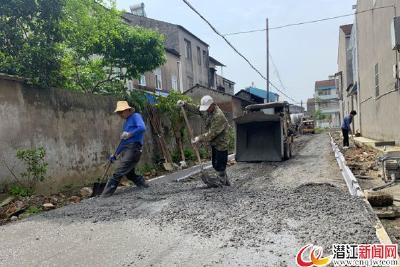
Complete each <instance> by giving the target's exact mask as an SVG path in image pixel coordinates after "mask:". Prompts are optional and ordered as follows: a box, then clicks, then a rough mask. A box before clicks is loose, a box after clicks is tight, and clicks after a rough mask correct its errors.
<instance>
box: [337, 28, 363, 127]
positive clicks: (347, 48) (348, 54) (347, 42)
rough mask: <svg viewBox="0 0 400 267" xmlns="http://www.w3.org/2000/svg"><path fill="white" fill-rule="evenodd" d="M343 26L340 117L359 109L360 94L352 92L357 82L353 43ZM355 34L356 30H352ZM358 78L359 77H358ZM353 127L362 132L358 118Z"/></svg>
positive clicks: (340, 45)
mask: <svg viewBox="0 0 400 267" xmlns="http://www.w3.org/2000/svg"><path fill="white" fill-rule="evenodd" d="M343 27H344V26H342V27H340V29H339V49H338V73H339V75H338V82H337V86H338V90H339V99H340V100H339V105H340V118H341V119H342V120H343V118H344V117H345V116H346V115H348V114H350V112H351V111H352V110H356V111H358V96H357V92H355V93H354V94H352V93H351V90H352V86H351V85H353V86H354V84H355V82H356V81H354V78H353V62H354V61H353V52H354V51H353V47H352V44H351V35H350V34H346V33H345V32H344V30H343ZM352 34H355V31H352ZM356 79H357V77H356ZM352 127H353V128H354V130H355V132H360V131H361V130H360V126H359V123H358V120H357V118H356V119H355V120H354V122H353V124H352Z"/></svg>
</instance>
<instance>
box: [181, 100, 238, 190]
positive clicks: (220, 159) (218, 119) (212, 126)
mask: <svg viewBox="0 0 400 267" xmlns="http://www.w3.org/2000/svg"><path fill="white" fill-rule="evenodd" d="M177 105H178V106H180V107H183V108H185V109H186V110H188V111H190V112H192V113H195V114H198V115H200V116H201V117H202V118H203V119H204V120H205V122H206V129H207V132H206V133H204V134H202V135H200V136H197V137H195V138H193V140H192V144H197V143H200V142H205V143H209V144H210V146H211V149H212V155H211V161H212V166H213V168H214V170H215V171H216V172H217V177H207V178H203V182H204V183H205V184H206V185H207V186H209V187H222V186H223V185H226V186H230V182H229V179H228V175H227V174H226V165H227V163H228V140H229V138H228V130H229V124H228V120H227V119H226V117H225V115H224V113H223V112H222V110H221V109H220V108H219V107H218V106H217V104H215V103H214V100H213V99H212V97H211V96H209V95H206V96H204V97H202V98H201V100H200V106H196V105H193V104H189V103H185V102H184V101H182V100H179V101H178V103H177Z"/></svg>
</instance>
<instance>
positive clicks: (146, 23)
mask: <svg viewBox="0 0 400 267" xmlns="http://www.w3.org/2000/svg"><path fill="white" fill-rule="evenodd" d="M124 18H125V19H126V20H127V23H129V24H131V25H133V26H141V27H144V28H149V29H153V30H156V31H158V32H160V33H162V34H164V36H165V46H166V47H167V48H172V49H175V50H176V51H178V52H179V54H180V55H181V68H182V88H183V90H182V91H186V90H188V89H189V88H191V87H192V86H193V85H195V84H201V85H204V86H207V85H208V67H209V62H208V61H209V60H208V56H209V53H208V45H207V44H206V43H204V42H202V41H201V40H200V39H199V38H197V37H195V36H194V35H192V34H190V33H189V32H188V31H187V30H186V29H184V28H183V27H181V26H179V25H175V24H172V23H168V22H164V21H159V20H155V19H151V18H146V17H141V16H136V15H133V14H130V13H125V14H124ZM185 39H186V40H188V41H190V43H191V48H192V49H191V50H192V58H191V60H190V59H187V58H186V46H185V41H184V40H185ZM197 47H199V48H200V60H201V64H200V65H199V64H198V56H197ZM203 51H205V53H206V62H204V60H203ZM174 68H175V66H174Z"/></svg>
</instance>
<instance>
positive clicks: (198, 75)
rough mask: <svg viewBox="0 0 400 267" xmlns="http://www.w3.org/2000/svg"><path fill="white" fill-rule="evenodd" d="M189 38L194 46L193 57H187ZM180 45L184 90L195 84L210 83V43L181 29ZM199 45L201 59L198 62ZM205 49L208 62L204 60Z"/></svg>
mask: <svg viewBox="0 0 400 267" xmlns="http://www.w3.org/2000/svg"><path fill="white" fill-rule="evenodd" d="M185 40H188V41H189V42H190V44H191V47H192V49H191V50H192V58H191V59H189V58H187V57H186V43H185ZM179 45H180V49H179V50H178V51H179V52H180V54H181V55H182V56H181V62H182V80H183V91H186V90H188V89H190V88H191V87H193V86H194V85H195V84H201V85H203V86H207V85H208V67H209V63H208V45H206V44H205V43H203V42H201V41H200V40H199V39H198V38H195V37H194V36H193V35H191V34H189V33H188V32H186V31H183V30H181V31H179ZM197 47H199V48H200V61H201V64H199V62H198V55H197ZM203 51H204V52H205V53H206V54H207V56H206V58H207V60H206V61H207V62H204V60H203Z"/></svg>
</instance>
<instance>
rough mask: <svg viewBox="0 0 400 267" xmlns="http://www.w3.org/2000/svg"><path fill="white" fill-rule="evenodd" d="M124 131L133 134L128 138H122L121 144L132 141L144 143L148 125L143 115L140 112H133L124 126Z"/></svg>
mask: <svg viewBox="0 0 400 267" xmlns="http://www.w3.org/2000/svg"><path fill="white" fill-rule="evenodd" d="M122 131H124V132H128V133H130V134H132V136H131V137H130V138H128V139H126V140H122V142H121V146H122V147H123V146H124V145H127V144H132V143H137V142H138V143H141V144H142V145H143V140H144V132H145V131H146V126H145V125H144V121H143V118H142V115H140V114H139V113H133V114H132V115H130V116H129V117H128V118H127V119H126V121H125V123H124V126H123V127H122Z"/></svg>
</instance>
